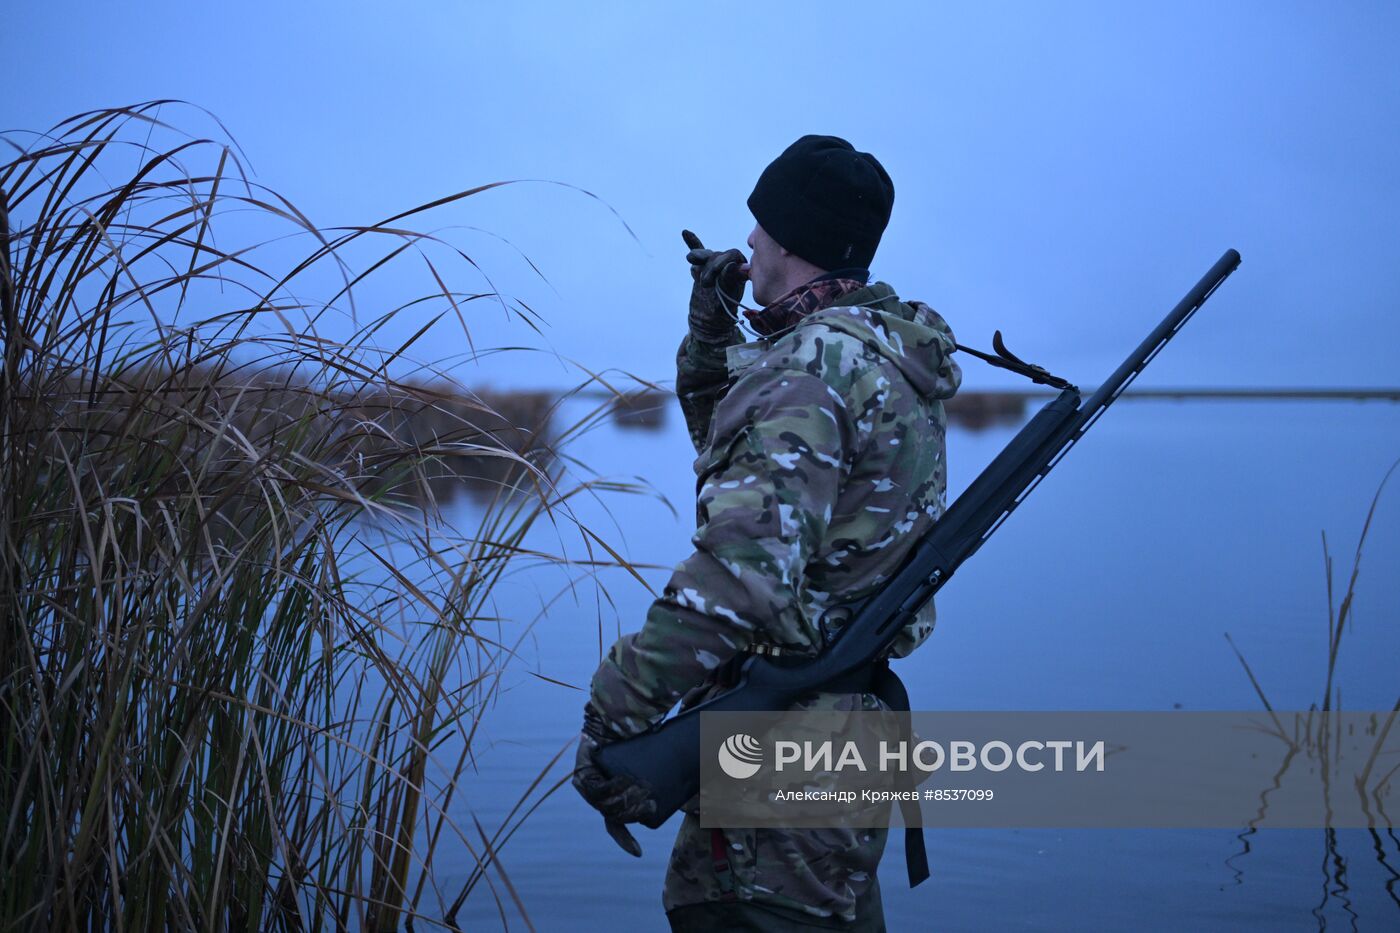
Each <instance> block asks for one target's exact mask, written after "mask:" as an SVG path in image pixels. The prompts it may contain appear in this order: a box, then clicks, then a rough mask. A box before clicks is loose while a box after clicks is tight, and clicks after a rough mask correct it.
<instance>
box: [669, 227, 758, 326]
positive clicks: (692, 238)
mask: <svg viewBox="0 0 1400 933" xmlns="http://www.w3.org/2000/svg"><path fill="white" fill-rule="evenodd" d="M681 238H682V239H684V240H685V245H686V246H688V247H690V252H688V253H686V255H685V258H686V261H687V262H689V263H690V275H691V277H692V278H693V279H694V280H695V284H694V286H693V287H692V288H691V291H690V333H691V336H693V337H694V338H695V339H696V340H698V341H700V342H702V343H711V344H724V343H728V342H729V341H730V338H731V336H732V334H733V332H734V323H735V321H736V319H737V314H738V307H739V302H740V301H742V300H743V297H744V285H745V283H746V282H747V280H748V259H747V258H746V257H745V256H744V254H743V253H741V252H739V251H738V250H737V249H727V250H725V251H724V252H722V253H717V252H715V251H714V250H711V249H705V246H704V244H703V243H701V242H700V238H699V237H698V236H696V235H695V234H693V233H691V232H690V231H689V230H682V231H681Z"/></svg>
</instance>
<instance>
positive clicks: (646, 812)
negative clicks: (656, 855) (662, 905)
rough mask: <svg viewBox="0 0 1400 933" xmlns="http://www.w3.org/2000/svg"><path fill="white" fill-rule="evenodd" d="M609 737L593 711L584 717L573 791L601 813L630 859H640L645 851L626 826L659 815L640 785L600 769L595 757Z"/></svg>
mask: <svg viewBox="0 0 1400 933" xmlns="http://www.w3.org/2000/svg"><path fill="white" fill-rule="evenodd" d="M608 739H609V736H608V735H607V734H606V732H605V730H604V729H603V723H602V722H601V720H599V719H598V716H597V714H596V713H594V712H593V711H592V710H591V709H589V710H586V711H585V712H584V715H583V733H582V734H581V735H580V736H579V739H578V756H577V758H576V759H575V760H574V789H575V790H577V791H578V792H579V794H581V795H582V796H583V799H584V800H587V801H588V803H589V805H590V806H592V807H593V808H594V809H595V810H597V811H598V812H599V813H601V814H603V828H605V829H606V830H607V831H608V835H609V836H612V838H613V841H614V842H616V843H617V844H618V845H619V846H621V847H622V851H624V852H626V853H627V854H628V855H633V856H636V857H637V858H641V855H642V847H641V845H639V844H638V843H637V840H636V839H635V838H634V837H633V836H632V834H631V833H630V832H628V831H627V827H626V826H624V825H623V824H624V823H636V822H639V821H641V820H643V819H645V818H646V817H649V816H651V815H652V814H653V813H655V812H656V801H654V800H652V799H651V798H650V797H649V796H648V795H647V792H646V789H645V788H643V787H642V786H641V785H640V784H637V783H635V782H634V781H631V780H629V779H628V778H625V777H613V776H612V775H610V774H607V773H606V772H604V771H603V770H602V769H601V768H599V767H598V764H597V762H596V761H594V759H593V755H594V753H595V752H597V750H598V748H599V747H600V746H601V745H602V744H603V743H604V742H606V741H608Z"/></svg>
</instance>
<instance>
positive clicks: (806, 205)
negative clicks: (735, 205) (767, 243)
mask: <svg viewBox="0 0 1400 933" xmlns="http://www.w3.org/2000/svg"><path fill="white" fill-rule="evenodd" d="M892 207H894V182H892V181H890V176H889V174H888V173H887V172H886V171H885V167H884V166H883V165H881V164H880V163H879V161H878V160H877V159H876V158H875V157H874V156H873V155H871V154H870V153H868V152H857V151H856V149H855V147H854V146H852V145H851V144H850V143H848V142H846V141H845V140H844V139H841V138H840V137H837V136H803V137H802V138H801V139H799V140H798V141H797V142H795V143H793V144H792V145H791V146H788V147H787V148H786V149H784V150H783V154H782V155H780V156H778V157H777V158H776V159H774V160H773V161H772V163H771V164H770V165H769V166H768V167H767V168H766V169H764V170H763V174H762V175H760V176H759V177H758V184H757V185H755V186H754V189H753V194H751V195H749V210H750V211H752V212H753V216H754V219H755V220H757V221H758V223H759V226H761V227H762V228H763V229H764V230H765V231H766V232H767V233H768V235H769V236H771V237H772V238H773V239H774V240H776V241H777V242H778V244H779V245H780V246H782V247H783V248H784V249H786V250H788V251H789V252H792V253H796V254H797V255H798V256H801V257H802V258H803V259H805V260H807V261H808V262H810V263H812V264H813V265H814V266H817V267H818V268H821V269H826V270H828V271H830V270H832V269H843V268H848V267H857V268H861V269H865V268H869V266H870V261H871V260H872V259H874V258H875V247H877V246H879V245H880V235H881V234H882V233H884V232H885V225H886V224H888V223H889V222H890V209H891V208H892Z"/></svg>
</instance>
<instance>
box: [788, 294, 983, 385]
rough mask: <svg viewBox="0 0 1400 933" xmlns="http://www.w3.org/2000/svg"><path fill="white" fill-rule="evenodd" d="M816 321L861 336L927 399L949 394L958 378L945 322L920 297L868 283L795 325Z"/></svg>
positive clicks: (856, 336) (949, 332)
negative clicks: (907, 296)
mask: <svg viewBox="0 0 1400 933" xmlns="http://www.w3.org/2000/svg"><path fill="white" fill-rule="evenodd" d="M817 325H820V326H822V327H827V328H830V329H831V330H834V331H839V332H841V333H844V334H849V335H850V336H852V337H855V338H857V339H859V340H861V341H862V342H863V343H864V344H865V345H866V346H868V347H870V348H871V349H873V350H875V351H876V352H878V353H879V354H881V355H882V356H884V357H886V358H887V359H889V360H890V361H891V362H892V363H894V365H895V366H896V367H897V368H898V369H899V371H900V373H901V374H902V375H903V376H904V378H905V379H907V380H909V384H910V385H911V386H913V388H914V390H915V391H916V392H918V393H919V394H920V395H922V396H924V397H925V398H936V399H947V398H952V397H953V395H954V394H955V393H956V392H957V391H958V386H959V385H960V384H961V382H962V370H961V369H960V368H959V367H958V364H957V363H955V362H953V350H954V349H955V346H956V344H955V343H954V341H953V331H952V330H951V329H950V328H949V327H948V324H947V322H946V321H944V320H943V318H942V316H940V315H939V313H938V312H937V311H935V310H933V309H932V308H930V307H929V306H928V305H926V304H924V303H923V302H921V301H913V302H902V301H900V300H899V296H898V295H896V294H895V292H894V289H893V288H891V287H890V286H888V285H886V284H885V283H884V282H874V283H871V284H870V285H868V286H866V287H865V288H862V289H860V290H859V291H856V292H852V293H851V294H849V295H847V296H846V297H844V298H842V299H841V302H840V304H839V305H836V306H833V307H830V308H824V309H822V310H821V311H815V312H813V313H812V314H809V315H808V316H807V317H806V318H804V319H803V320H802V323H801V324H800V325H799V326H800V327H812V326H817Z"/></svg>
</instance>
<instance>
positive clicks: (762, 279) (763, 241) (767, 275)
mask: <svg viewBox="0 0 1400 933" xmlns="http://www.w3.org/2000/svg"><path fill="white" fill-rule="evenodd" d="M749 249H750V250H752V251H753V252H752V253H750V255H749V285H750V286H751V287H752V289H753V300H754V301H755V302H756V303H757V304H758V305H759V306H760V307H767V306H768V305H769V304H772V303H773V302H774V301H776V300H777V299H779V298H781V297H783V296H782V293H781V292H778V293H776V294H775V290H776V289H778V288H780V287H781V286H780V283H781V281H782V276H781V271H780V270H781V263H782V258H783V248H782V247H781V246H779V245H778V241H777V240H775V239H773V238H772V237H771V236H769V235H768V232H767V231H766V230H764V229H763V228H762V227H760V226H759V225H758V224H754V225H753V233H750V234H749Z"/></svg>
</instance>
